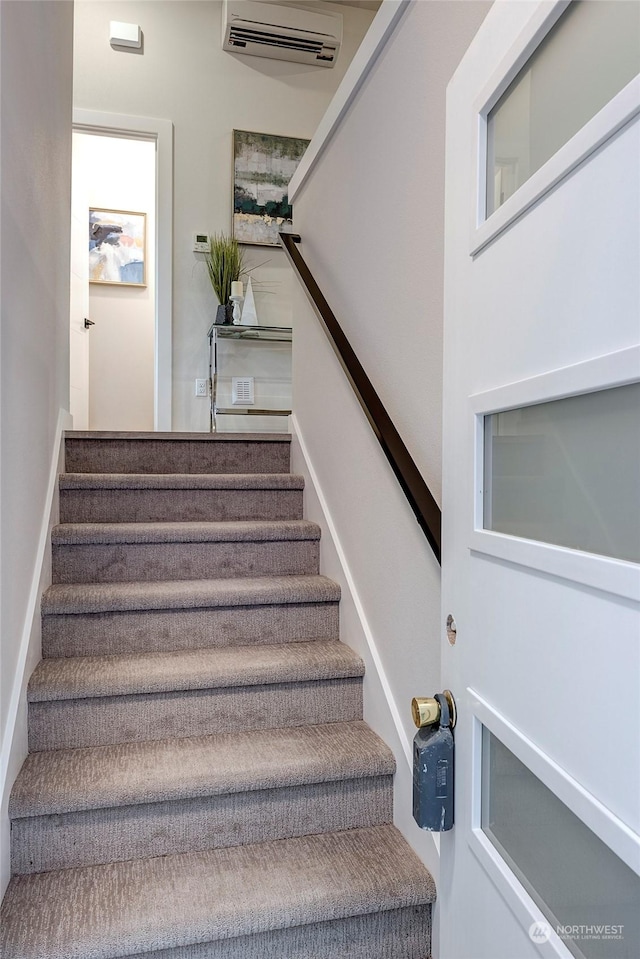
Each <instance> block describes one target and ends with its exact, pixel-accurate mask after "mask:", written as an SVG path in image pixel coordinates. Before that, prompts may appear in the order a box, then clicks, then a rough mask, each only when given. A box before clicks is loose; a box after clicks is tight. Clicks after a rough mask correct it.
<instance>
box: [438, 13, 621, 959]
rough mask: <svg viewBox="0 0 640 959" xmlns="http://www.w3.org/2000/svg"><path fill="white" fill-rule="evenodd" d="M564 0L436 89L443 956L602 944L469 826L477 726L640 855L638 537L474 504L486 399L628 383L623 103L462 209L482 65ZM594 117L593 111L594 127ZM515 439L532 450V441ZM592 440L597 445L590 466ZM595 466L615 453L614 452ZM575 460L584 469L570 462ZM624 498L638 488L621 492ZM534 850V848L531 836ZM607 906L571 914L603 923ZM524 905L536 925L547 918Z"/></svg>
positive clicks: (531, 37)
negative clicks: (440, 210)
mask: <svg viewBox="0 0 640 959" xmlns="http://www.w3.org/2000/svg"><path fill="white" fill-rule="evenodd" d="M562 6H566V5H565V4H560V5H558V4H553V3H517V4H513V3H501V2H498V3H496V4H495V5H494V7H493V8H492V10H491V11H490V13H489V15H488V17H487V19H486V20H485V22H484V24H483V26H482V28H481V30H480V32H479V34H478V36H477V37H476V39H475V41H474V43H473V44H472V46H471V48H470V50H469V51H468V53H467V55H466V56H465V58H464V59H463V61H462V63H461V65H460V67H459V69H458V71H457V72H456V74H455V76H454V78H453V80H452V83H451V85H450V88H449V93H448V102H447V204H446V225H445V235H446V254H445V369H444V374H445V375H444V383H445V387H444V467H443V479H444V490H445V492H444V494H443V604H444V605H443V610H442V620H443V623H444V621H445V619H446V617H447V614H452V615H453V616H454V618H455V620H456V624H457V633H456V641H455V645H453V646H452V645H450V643H449V642H448V641H447V638H446V635H445V631H444V629H443V685H444V686H445V687H448V688H450V689H451V690H452V691H453V693H454V695H455V696H456V698H457V700H458V707H459V721H458V726H457V728H456V826H455V827H454V829H453V831H452V832H451V833H449V834H443V836H442V837H441V852H442V864H441V870H442V880H441V890H440V897H439V902H440V910H441V920H440V921H441V943H440V956H441V959H485V957H486V959H533V957H535V956H539V955H545V956H568V955H571V954H573V955H589V956H595V955H601V956H603V957H605V956H607V952H606V941H605V940H604V938H603V935H604V934H603V933H602V932H601V933H595V934H594V933H587V932H584V931H583V932H582V933H580V934H579V935H578V936H577V937H571V936H568V935H565V934H564V933H563V932H562V929H560V931H558V929H557V928H556V927H557V926H558V922H554V918H555V917H552V916H551V914H550V913H548V912H547V913H545V912H544V911H543V910H542V909H541V907H540V904H539V903H537V902H536V901H534V899H533V898H532V897H531V895H530V894H529V892H528V891H527V889H526V888H525V885H523V883H522V882H521V881H520V880H519V878H518V876H517V874H516V870H514V869H512V868H511V867H510V865H509V862H508V861H507V857H503V856H501V855H500V853H499V852H498V850H497V849H496V847H495V846H494V845H492V844H491V842H490V841H489V839H488V838H487V836H486V835H485V834H484V833H483V831H482V818H481V795H482V771H483V762H482V738H483V737H482V727H483V725H484V726H486V727H488V729H489V730H490V731H491V733H492V734H493V735H494V736H496V737H497V738H498V739H499V740H500V742H501V743H503V744H504V746H505V747H506V748H507V749H508V750H511V751H512V752H513V753H514V755H515V756H516V757H517V761H518V762H520V763H522V764H524V767H525V769H527V770H529V772H530V774H531V775H533V776H536V777H538V778H539V779H540V781H541V782H542V783H543V784H544V787H545V788H548V789H549V790H551V792H552V794H553V795H554V797H557V799H558V800H559V801H560V802H561V803H562V804H563V808H564V807H566V810H565V811H564V812H563V815H565V816H577V817H578V819H579V820H580V821H581V822H582V823H583V824H584V827H585V828H587V829H588V830H590V831H591V832H592V833H593V834H594V842H595V841H596V840H595V837H596V836H597V837H599V841H602V842H603V843H605V844H606V846H607V847H608V848H609V849H610V850H611V852H610V855H611V856H614V857H615V856H617V857H620V859H622V860H623V861H624V862H625V863H626V864H627V865H626V866H624V867H622V863H620V866H621V868H627V867H630V868H631V869H632V870H633V871H634V872H635V873H637V872H638V870H639V866H640V845H639V843H638V836H637V831H638V828H639V827H640V816H639V812H640V804H639V803H638V796H640V761H639V757H640V741H639V731H640V707H639V705H638V676H639V675H640V642H639V635H640V627H639V618H638V604H637V598H638V594H639V593H640V567H638V565H637V564H636V563H634V562H631V561H630V560H629V558H628V556H629V555H635V554H633V551H632V553H631V554H628V553H627V555H626V556H625V557H624V558H620V551H616V550H615V549H612V550H611V552H613V553H614V554H615V553H616V552H617V553H618V555H617V556H613V557H611V556H605V555H598V553H597V551H594V552H587V550H586V548H585V546H586V545H588V544H585V543H582V544H581V545H582V548H581V549H572V548H571V547H570V546H569V545H567V544H566V543H565V544H564V545H553V544H552V543H542V542H536V541H535V540H532V539H528V538H527V532H528V533H529V535H532V530H531V528H530V527H529V529H528V530H527V528H526V527H525V526H524V525H523V526H522V527H521V528H518V525H517V524H518V522H519V521H522V523H525V522H526V515H525V514H526V511H525V509H524V508H523V509H522V510H521V513H520V515H516V516H515V518H514V517H513V516H512V517H511V519H512V522H514V523H515V525H514V526H512V528H511V529H510V530H509V531H508V532H504V531H503V530H495V531H490V530H487V529H485V522H484V517H485V515H489V514H490V509H489V506H487V507H486V513H485V494H486V493H487V492H488V491H487V490H485V484H488V487H491V482H492V474H491V471H490V469H488V468H487V470H486V471H485V461H484V448H485V429H484V418H485V416H491V415H492V414H494V413H497V412H499V411H503V410H509V409H517V408H526V407H528V406H530V405H532V404H541V403H547V402H551V401H555V400H558V399H560V398H562V397H571V396H574V395H576V394H581V393H585V392H590V393H591V392H594V391H605V390H609V388H611V387H625V386H626V385H627V384H630V383H633V382H637V381H638V380H640V353H639V352H638V349H637V345H638V340H639V328H640V323H639V317H640V302H639V292H640V291H639V284H638V281H637V264H638V262H640V248H639V238H640V223H639V216H638V213H639V211H640V196H639V191H638V186H639V181H640V178H639V177H638V172H637V171H638V168H639V164H640V138H639V123H638V119H637V116H638V110H640V103H636V106H635V108H634V109H635V114H634V113H633V111H632V115H631V116H630V118H628V120H627V122H625V123H624V124H623V125H620V122H619V119H620V118H619V116H618V117H617V118H616V117H614V118H612V120H611V127H610V132H609V136H605V137H604V138H602V137H601V138H600V140H597V141H594V143H593V149H592V150H591V152H590V153H588V155H587V156H585V158H584V159H583V161H582V162H581V163H580V164H579V165H578V166H574V167H570V168H568V169H567V171H565V175H563V177H562V178H561V179H559V180H558V181H557V182H556V183H555V184H554V183H553V182H552V181H550V184H549V187H548V189H547V191H546V192H544V195H541V196H540V198H539V199H538V200H537V202H535V203H533V205H531V204H529V203H527V204H524V205H523V206H522V208H521V210H520V214H519V216H518V218H516V219H514V220H513V221H512V222H510V223H507V222H506V221H505V220H504V217H503V212H504V210H505V209H506V208H507V207H508V206H509V204H511V207H512V208H513V207H514V205H517V204H518V203H519V202H520V201H521V198H522V196H525V194H526V191H527V189H528V184H526V183H525V184H524V186H523V187H521V188H520V191H522V192H520V191H519V190H516V191H515V192H514V193H513V195H512V196H511V197H510V199H509V200H508V201H507V202H506V203H505V205H504V208H502V209H499V210H498V211H497V212H496V213H495V214H494V215H493V216H494V217H495V218H496V222H498V221H500V229H499V230H498V231H494V230H493V224H492V217H489V218H488V219H487V221H486V223H485V224H482V225H481V228H482V229H484V230H485V232H484V238H485V239H484V241H483V242H484V245H481V247H480V248H479V247H478V244H477V236H476V235H475V234H476V233H477V230H478V220H477V219H476V217H477V213H478V211H479V210H480V211H482V215H481V217H480V219H481V220H482V217H483V215H484V207H483V204H482V197H481V193H482V190H483V188H484V180H483V172H482V171H483V169H486V156H484V157H483V156H481V155H480V153H479V152H478V151H479V150H483V149H484V150H486V142H487V140H486V112H487V111H486V110H485V111H484V113H483V109H484V107H485V106H486V103H487V102H488V99H489V98H490V96H491V95H492V94H491V89H490V88H491V84H493V85H494V87H495V91H497V93H496V96H494V99H493V102H494V103H495V101H496V99H497V97H499V95H500V93H501V92H502V91H503V90H504V88H505V86H506V85H508V82H510V78H511V77H512V76H513V75H514V70H515V68H516V67H517V69H520V67H521V66H522V62H517V61H518V57H521V54H522V51H523V50H526V51H528V52H527V55H528V56H530V55H531V53H532V52H533V50H534V49H535V44H537V43H540V41H541V40H542V38H543V36H544V30H542V28H541V25H542V24H544V23H545V22H546V23H547V28H548V27H549V25H550V24H551V23H552V22H553V21H554V18H555V19H557V14H558V11H559V7H562ZM534 41H535V42H534ZM501 76H502V80H501ZM558 82H562V80H560V81H558ZM501 83H502V91H501V90H500V84H501ZM487 91H489V93H487ZM628 94H629V90H628V89H627V91H626V93H625V96H627V95H628ZM625 103H626V106H625V109H628V102H627V101H625ZM609 106H610V105H606V106H605V107H604V108H603V115H605V114H608V113H609V112H610V111H609V110H608V107H609ZM603 115H600V114H599V115H597V116H596V117H595V118H594V121H595V122H596V124H600V132H602V124H603V123H604V120H603ZM591 122H593V121H591ZM483 124H485V133H484V134H483ZM478 129H480V135H478ZM582 132H583V131H578V133H577V134H576V138H578V139H579V138H580V137H581V135H582ZM566 148H567V149H569V151H571V150H572V149H573V148H574V145H573V142H572V141H569V142H568V143H567V144H566ZM563 149H565V147H563ZM554 161H555V158H554V157H551V159H550V160H549V163H551V164H553V163H554ZM544 172H545V171H544V165H543V167H541V169H540V170H539V171H538V174H543V173H544ZM538 174H536V176H538ZM533 179H534V178H533V177H532V180H533ZM501 217H502V219H500V218H501ZM492 231H493V232H492ZM470 250H472V251H473V250H475V251H476V252H475V253H472V254H470V252H469V251H470ZM634 389H637V388H634ZM594 395H595V394H594ZM604 395H605V394H604V393H603V394H602V396H604ZM575 404H576V405H577V406H578V407H579V406H580V405H581V404H580V401H575ZM588 406H589V403H586V404H585V409H583V412H582V417H583V418H582V420H579V422H580V429H581V430H585V429H586V428H587V426H588V425H589V424H588V422H587V420H588V413H587V412H585V410H586V408H587V407H588ZM526 415H529V416H530V415H531V414H526ZM630 422H631V424H633V422H634V420H633V417H632V418H631V421H630ZM622 424H623V419H622V417H616V416H613V417H612V421H611V427H610V429H611V431H612V432H613V434H614V436H615V437H616V439H617V442H618V443H619V444H625V443H626V444H630V443H633V442H634V434H633V432H631V433H630V430H629V426H628V425H627V427H626V429H625V431H624V432H623V430H622ZM632 429H633V428H632ZM605 432H606V431H605ZM636 442H637V437H636ZM614 449H615V444H614ZM545 455H546V454H545ZM556 455H557V453H556ZM607 455H608V456H609V457H611V451H610V452H609V454H607ZM533 457H534V459H536V460H537V462H538V465H540V462H541V453H540V450H539V449H538V452H536V453H534V454H533ZM604 457H605V454H604V453H603V452H600V453H598V452H597V451H596V449H595V447H594V450H593V458H592V460H591V462H590V466H594V463H596V465H597V460H598V458H600V459H603V458H604ZM489 465H490V464H489V463H487V467H488V466H489ZM604 465H605V466H608V468H609V469H611V470H614V471H615V470H616V469H617V468H618V462H617V457H615V455H614V456H613V457H611V462H610V463H608V464H604ZM620 467H621V468H622V462H621V463H620ZM594 468H595V466H594ZM572 470H573V473H574V479H575V481H576V482H577V483H578V484H579V485H580V483H582V485H583V487H584V485H585V479H586V478H585V477H581V476H580V470H579V466H578V465H576V464H574V465H573V467H572ZM576 471H577V475H576ZM549 476H550V477H551V480H553V479H554V477H553V473H552V472H550V474H549ZM547 479H549V477H547ZM605 479H606V475H605ZM561 492H562V490H561V488H560V487H559V485H558V480H557V477H555V482H553V481H549V482H547V484H546V487H545V489H544V490H541V489H538V491H537V494H536V495H537V496H538V498H539V506H544V501H545V497H546V498H547V499H548V500H549V508H548V515H549V516H552V515H555V513H554V510H555V511H556V512H557V510H558V509H559V504H558V502H557V498H558V497H559V495H560V494H561ZM519 495H522V494H521V493H516V494H515V495H514V496H512V502H511V505H510V510H511V513H513V511H514V510H516V513H517V509H518V497H519ZM616 495H617V494H616ZM636 496H637V492H636ZM634 508H635V511H636V512H638V511H639V510H640V504H639V503H638V502H637V500H636V501H635V503H631V504H628V506H627V509H629V510H633V509H634ZM600 521H601V522H604V523H605V525H606V522H607V520H606V519H603V517H602V516H601V517H600ZM516 531H517V534H518V535H517V536H516V535H512V534H513V533H514V532H516ZM609 532H612V531H609ZM608 535H609V533H608V532H607V531H606V530H605V533H604V536H605V539H606V538H607V536H608ZM540 538H541V537H540ZM605 716H606V718H605ZM485 737H486V734H485ZM485 772H486V767H485ZM495 788H498V786H495ZM578 832H579V830H578ZM578 842H579V841H578V840H576V857H577V856H578V853H579V852H581V851H582V850H580V849H579V846H578ZM539 854H540V856H541V857H542V858H543V859H544V852H543V847H542V845H541V847H540V853H539ZM616 861H617V860H616ZM605 911H606V910H605ZM614 912H616V910H615V909H614V908H613V907H612V908H611V915H610V917H609V918H608V919H605V920H603V919H602V918H601V913H600V912H599V913H598V915H597V916H596V915H594V916H593V919H592V920H590V921H592V922H593V924H600V925H602V924H603V923H604V924H607V923H608V924H610V925H616V924H617V922H616V918H615V916H614V915H613V913H614ZM617 921H618V923H621V924H622V925H624V924H625V923H624V921H622V920H620V918H619V916H618V920H617ZM538 922H542V923H546V925H545V926H544V927H543V929H542V932H543V933H544V935H541V934H540V930H539V929H537V928H536V925H535V924H536V923H538ZM627 925H629V922H627ZM547 933H548V934H547ZM587 935H589V936H590V938H589V940H588V942H589V946H588V947H587V946H586V945H585V950H582V949H581V945H580V941H581V938H580V937H582V942H583V944H585V943H586V942H587V938H586V936H587ZM594 935H595V936H596V938H593V936H594ZM598 936H600V938H599V939H598V938H597V937H598ZM622 936H623V938H622V939H621V940H619V941H616V952H615V953H612V955H615V956H616V957H618V956H620V957H622V956H625V957H626V956H629V957H632V956H636V955H638V954H640V942H638V940H637V936H638V932H637V929H630V928H627V929H626V931H624V932H623V933H622ZM594 943H597V946H596V945H594ZM597 949H601V951H600V952H597ZM603 949H604V950H605V951H602V950H603ZM594 950H595V951H594Z"/></svg>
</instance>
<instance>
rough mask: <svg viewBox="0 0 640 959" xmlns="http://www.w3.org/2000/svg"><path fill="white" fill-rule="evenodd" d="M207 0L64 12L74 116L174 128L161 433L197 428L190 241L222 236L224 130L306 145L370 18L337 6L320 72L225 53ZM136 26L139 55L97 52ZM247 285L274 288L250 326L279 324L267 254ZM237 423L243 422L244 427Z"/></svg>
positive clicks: (202, 363)
mask: <svg viewBox="0 0 640 959" xmlns="http://www.w3.org/2000/svg"><path fill="white" fill-rule="evenodd" d="M221 7H222V4H221V3H220V2H219V0H212V2H209V0H204V2H191V0H182V2H176V0H149V2H144V0H128V2H126V3H122V2H116V0H113V2H112V0H99V2H84V0H78V2H76V5H75V54H74V71H75V73H74V104H75V106H76V107H81V108H86V109H92V110H102V111H106V112H111V113H124V114H129V115H135V116H147V117H160V118H165V119H169V120H171V121H173V123H174V125H175V153H174V164H175V166H174V260H173V269H174V302H173V343H174V346H173V428H174V429H178V430H180V429H186V430H200V429H208V405H207V401H206V400H205V399H196V398H195V397H194V395H193V393H194V383H193V381H194V378H195V377H202V376H206V375H207V340H206V333H207V330H208V328H209V326H210V324H211V322H212V319H213V315H214V311H215V306H216V299H215V296H214V294H213V291H212V290H211V287H210V284H209V280H208V277H207V274H206V268H205V265H204V262H203V258H202V256H199V255H198V254H195V253H193V252H192V250H191V246H192V234H193V233H194V232H196V231H198V232H200V231H202V232H214V231H219V230H224V231H227V232H228V231H230V228H231V169H232V157H231V153H232V130H233V129H243V130H256V131H258V132H265V133H280V134H284V135H290V136H296V137H307V138H309V137H311V136H312V134H313V132H314V130H315V128H316V126H317V124H318V122H319V120H320V118H321V117H322V115H323V113H324V111H325V109H326V107H327V105H328V103H329V101H330V100H331V97H332V96H333V93H334V91H335V89H336V88H337V86H338V84H339V82H340V80H341V78H342V76H343V74H344V71H345V69H346V67H347V65H348V63H349V61H350V59H351V57H352V56H353V53H354V52H355V49H356V48H357V46H358V45H359V43H360V41H361V39H362V37H363V36H364V34H365V32H366V30H367V28H368V26H369V24H370V22H371V19H372V18H373V16H374V14H373V12H372V11H370V10H363V9H358V8H355V7H347V6H343V5H340V8H339V9H340V12H341V13H342V14H343V16H344V25H345V33H344V44H343V49H342V52H341V54H340V59H339V61H338V64H337V65H336V67H335V68H333V69H331V70H327V69H320V68H318V67H305V66H303V65H301V64H294V63H285V62H282V61H277V60H267V59H264V58H262V57H243V56H240V55H236V54H230V53H225V52H224V51H223V50H222V48H221V44H220V16H221ZM110 20H123V21H125V22H130V23H131V22H132V23H137V24H139V25H140V26H141V28H142V32H143V35H144V46H143V50H142V52H141V53H139V52H133V53H131V52H122V51H115V50H113V49H111V47H110V45H109V33H108V30H109V21H110ZM249 251H250V253H249V261H250V264H254V263H260V262H261V261H263V260H269V261H270V262H269V263H268V265H267V266H264V267H262V268H261V269H260V270H258V271H257V272H256V274H254V275H255V276H256V277H257V278H258V279H261V280H266V281H268V282H270V283H271V284H272V288H273V289H275V294H274V295H266V294H264V295H262V296H261V295H258V296H257V298H256V299H257V306H258V312H259V315H260V322H261V323H264V324H265V325H268V324H269V323H274V322H277V323H280V324H281V325H285V326H286V325H289V324H290V321H291V315H292V314H291V282H292V278H291V274H290V270H289V268H288V266H287V265H286V263H285V260H284V254H283V253H282V252H281V251H280V250H279V249H277V248H265V247H254V248H249ZM247 419H248V417H247Z"/></svg>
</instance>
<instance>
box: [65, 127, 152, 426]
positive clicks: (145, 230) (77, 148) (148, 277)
mask: <svg viewBox="0 0 640 959" xmlns="http://www.w3.org/2000/svg"><path fill="white" fill-rule="evenodd" d="M89 211H94V212H93V213H92V214H91V217H92V219H93V220H94V221H96V222H95V223H94V234H95V236H98V233H100V234H101V233H105V236H104V237H103V236H102V235H100V237H99V243H98V245H96V240H95V239H94V240H93V247H94V248H93V250H92V260H91V262H89V260H88V242H87V237H88V230H89V217H90V212H89ZM123 214H126V215H127V216H128V215H129V214H132V216H131V220H132V222H135V223H136V224H139V225H140V227H142V229H141V231H140V235H138V236H137V237H136V240H132V239H131V238H130V237H127V236H126V228H125V231H124V233H118V232H115V231H118V230H122V227H115V231H114V232H109V234H108V235H106V230H107V228H106V227H99V224H100V223H107V222H111V220H113V221H114V223H115V222H116V221H117V222H125V220H126V218H127V217H125V216H123ZM134 215H135V216H134ZM109 218H110V219H109ZM72 223H73V228H72V229H73V231H78V232H81V233H82V235H83V238H84V242H80V241H79V240H77V239H76V238H75V237H74V238H73V241H72V250H73V254H72V260H73V261H72V285H73V287H74V294H73V295H72V301H71V303H72V309H71V322H70V336H71V350H70V353H71V377H70V379H71V405H72V414H73V417H74V426H75V428H77V429H89V430H142V431H150V430H153V429H154V345H155V317H156V275H155V262H156V255H155V253H156V251H155V246H156V146H155V142H154V141H153V140H151V139H142V138H139V137H136V138H132V137H126V136H113V135H108V134H106V133H99V132H89V131H85V130H74V131H73V214H72ZM96 230H97V231H98V233H96ZM109 230H111V228H109ZM125 241H127V242H125ZM76 251H77V252H76ZM103 251H104V252H103ZM130 251H133V253H132V254H130ZM106 254H111V256H108V257H107V255H106ZM125 254H127V257H128V258H129V256H130V255H132V256H134V257H135V259H136V260H137V261H138V262H139V263H140V264H141V266H142V265H143V266H144V271H143V270H142V269H141V268H140V269H139V274H140V275H139V276H136V277H131V276H130V275H128V274H127V272H126V270H127V267H124V268H123V269H118V268H116V267H115V265H113V266H112V264H113V261H114V258H117V259H121V258H122V257H123V256H124V255H125ZM80 258H83V260H84V261H86V264H85V262H82V263H81V262H78V261H79V260H80ZM127 266H129V264H128V265H127ZM121 277H122V280H123V281H121ZM131 280H134V282H131ZM85 307H86V308H85ZM85 317H86V318H87V319H89V320H90V321H91V324H92V325H91V326H87V325H86V324H85Z"/></svg>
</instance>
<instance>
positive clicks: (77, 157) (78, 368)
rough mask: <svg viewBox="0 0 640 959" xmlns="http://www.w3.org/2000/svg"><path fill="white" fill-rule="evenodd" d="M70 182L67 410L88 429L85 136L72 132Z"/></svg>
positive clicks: (76, 425) (78, 426)
mask: <svg viewBox="0 0 640 959" xmlns="http://www.w3.org/2000/svg"><path fill="white" fill-rule="evenodd" d="M72 142H73V162H72V181H71V298H70V315H69V410H70V412H71V415H72V416H73V428H74V429H76V430H87V429H89V344H90V332H89V330H90V328H87V327H85V322H84V321H85V318H86V319H90V317H89V256H88V250H89V221H88V211H89V185H88V182H87V176H86V174H87V164H86V162H85V161H84V154H83V148H84V137H83V136H82V135H81V134H78V133H77V132H76V131H75V130H74V131H73V141H72Z"/></svg>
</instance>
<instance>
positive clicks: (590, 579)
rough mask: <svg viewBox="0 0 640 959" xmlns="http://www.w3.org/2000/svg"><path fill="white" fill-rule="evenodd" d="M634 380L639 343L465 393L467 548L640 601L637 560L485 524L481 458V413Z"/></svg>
mask: <svg viewBox="0 0 640 959" xmlns="http://www.w3.org/2000/svg"><path fill="white" fill-rule="evenodd" d="M639 379H640V346H630V347H627V348H626V349H623V350H616V351H615V352H613V353H607V354H604V355H602V356H597V357H594V358H592V359H589V360H584V361H582V362H581V363H575V364H573V365H571V366H566V367H564V368H563V369H558V370H550V371H548V372H546V373H540V374H537V375H536V376H532V377H529V378H528V379H526V380H519V381H518V382H515V383H507V384H505V385H504V386H499V387H497V388H495V389H491V390H485V391H483V392H482V393H475V394H474V395H473V396H471V397H470V398H469V409H470V414H471V415H472V416H473V417H475V431H476V463H475V470H476V483H475V502H474V517H473V529H471V530H470V531H469V546H470V548H471V549H472V550H474V551H475V552H477V553H484V554H485V555H488V556H495V557H496V558H497V559H503V560H506V561H507V562H510V563H519V564H520V565H522V566H527V567H529V568H530V569H537V570H540V572H543V573H549V574H551V575H553V576H562V577H564V578H566V579H569V580H571V581H572V582H574V583H582V584H583V585H585V586H590V587H591V588H593V589H599V590H603V591H605V592H609V593H613V594H615V595H617V596H622V597H623V598H626V599H631V600H634V601H635V602H639V601H640V574H639V573H638V565H637V563H632V562H628V561H626V560H621V559H615V558H612V557H609V556H601V555H596V554H592V553H587V552H583V551H580V550H575V549H568V548H565V547H563V546H558V545H555V544H552V543H543V542H539V541H537V540H529V539H526V538H525V537H517V536H509V535H507V534H506V533H495V532H492V531H491V530H487V529H484V528H483V516H484V509H483V505H484V504H483V497H484V480H483V476H484V470H483V463H482V449H483V446H484V430H483V426H484V417H485V416H488V415H490V414H492V413H499V412H501V411H502V410H508V409H512V408H514V407H524V406H531V405H533V404H536V403H540V402H545V403H548V402H551V401H552V400H558V399H564V398H565V397H568V396H579V395H581V394H584V393H590V392H594V391H596V390H600V389H603V388H604V389H612V388H614V387H616V386H626V385H627V384H629V383H635V382H637V381H638V380H639Z"/></svg>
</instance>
